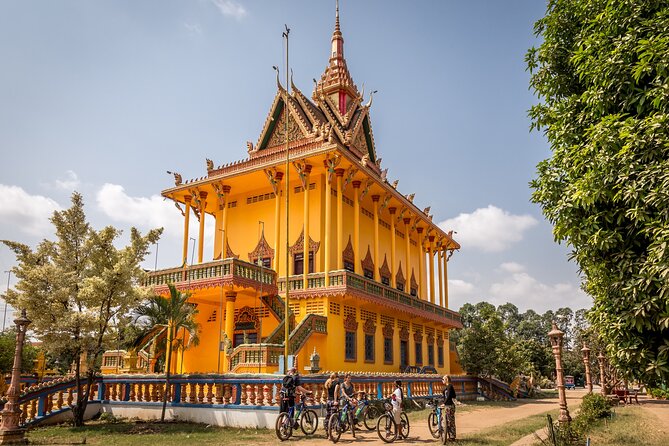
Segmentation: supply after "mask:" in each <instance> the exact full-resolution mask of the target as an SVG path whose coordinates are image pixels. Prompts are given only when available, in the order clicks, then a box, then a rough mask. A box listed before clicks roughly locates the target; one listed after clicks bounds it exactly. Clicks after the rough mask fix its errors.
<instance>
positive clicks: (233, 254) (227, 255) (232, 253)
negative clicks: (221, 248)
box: [225, 239, 239, 259]
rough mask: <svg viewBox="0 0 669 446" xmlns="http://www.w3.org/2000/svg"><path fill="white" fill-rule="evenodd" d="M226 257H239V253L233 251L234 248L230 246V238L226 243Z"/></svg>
mask: <svg viewBox="0 0 669 446" xmlns="http://www.w3.org/2000/svg"><path fill="white" fill-rule="evenodd" d="M225 258H226V259H232V258H234V259H238V258H239V255H238V254H235V253H234V252H232V249H231V248H230V240H229V239H228V240H227V241H226V243H225Z"/></svg>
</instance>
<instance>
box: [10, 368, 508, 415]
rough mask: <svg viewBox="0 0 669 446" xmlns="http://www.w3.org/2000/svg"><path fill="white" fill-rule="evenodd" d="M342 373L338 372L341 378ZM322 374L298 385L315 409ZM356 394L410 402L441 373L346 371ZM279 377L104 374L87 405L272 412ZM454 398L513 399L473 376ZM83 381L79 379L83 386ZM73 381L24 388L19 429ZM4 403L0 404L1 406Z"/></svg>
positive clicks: (48, 409) (425, 393) (435, 385)
mask: <svg viewBox="0 0 669 446" xmlns="http://www.w3.org/2000/svg"><path fill="white" fill-rule="evenodd" d="M343 373H345V372H340V374H343ZM329 375H330V372H326V373H323V374H318V375H303V376H302V377H301V378H300V379H301V382H302V386H303V387H305V388H306V389H307V390H311V391H313V396H314V402H313V404H314V405H315V406H316V407H323V406H324V405H325V403H326V398H327V392H326V390H325V387H324V383H325V380H326V379H327V377H328V376H329ZM351 375H352V382H353V384H354V386H355V389H356V391H364V392H366V393H367V394H368V395H369V397H370V398H371V399H373V400H378V399H382V398H385V397H387V396H388V395H390V394H391V393H392V392H393V390H394V389H395V380H398V379H399V380H401V381H402V387H403V391H404V394H405V395H406V397H407V398H409V399H421V398H426V397H430V396H432V395H438V394H441V392H442V391H443V388H444V385H443V383H442V381H441V376H440V375H421V374H382V373H351ZM281 380H282V377H281V376H277V375H270V374H265V375H257V374H248V375H244V374H225V375H217V374H211V375H209V374H207V375H173V376H172V377H170V385H169V386H168V387H167V388H166V385H165V377H164V376H163V375H104V376H101V377H98V378H96V381H95V383H94V385H93V387H92V390H91V394H90V395H89V401H92V402H97V403H99V404H101V405H103V406H104V405H109V404H112V405H114V404H121V405H123V404H130V405H135V406H145V407H160V405H162V399H163V395H164V394H165V392H167V401H168V406H170V407H195V408H197V407H202V408H206V409H211V408H221V409H247V410H253V409H270V410H271V409H276V410H277V411H278V408H279V406H280V403H281V401H280V393H279V391H280V389H281ZM452 382H453V385H454V386H455V389H456V392H457V394H458V399H461V400H471V399H475V398H476V397H478V396H481V395H482V393H483V395H484V396H490V397H491V398H493V399H513V398H512V397H511V395H510V393H507V392H506V391H505V390H504V388H503V385H504V384H505V383H502V382H501V381H497V380H490V379H486V378H478V377H476V376H453V377H452ZM85 384H86V380H85V379H83V380H82V386H85ZM76 393H77V392H76V386H75V381H74V379H72V378H71V377H66V378H60V379H55V380H53V381H51V382H48V383H41V384H39V385H36V386H32V387H28V388H26V389H25V390H24V392H23V393H22V395H21V396H20V398H19V404H20V407H21V411H22V416H21V426H31V425H37V424H40V423H42V422H44V421H46V420H48V419H49V418H51V417H52V416H54V415H56V414H59V413H63V412H66V411H69V410H71V407H72V406H73V405H74V402H75V401H76ZM2 405H4V402H3V401H0V408H1V406H2Z"/></svg>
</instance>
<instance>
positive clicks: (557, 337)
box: [548, 322, 571, 423]
mask: <svg viewBox="0 0 669 446" xmlns="http://www.w3.org/2000/svg"><path fill="white" fill-rule="evenodd" d="M563 337H564V333H563V332H562V331H561V330H560V329H559V328H558V327H557V325H556V324H555V322H553V327H552V330H551V331H550V332H549V333H548V338H549V339H550V341H551V347H553V356H555V374H556V378H555V379H556V384H557V389H558V394H559V396H560V415H559V416H558V422H560V423H569V422H571V417H570V416H569V409H567V395H565V393H564V374H563V372H562V338H563Z"/></svg>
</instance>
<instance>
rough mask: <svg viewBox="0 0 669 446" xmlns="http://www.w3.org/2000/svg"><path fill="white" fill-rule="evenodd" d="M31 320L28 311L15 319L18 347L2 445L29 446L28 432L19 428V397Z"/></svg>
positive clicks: (1, 430)
mask: <svg viewBox="0 0 669 446" xmlns="http://www.w3.org/2000/svg"><path fill="white" fill-rule="evenodd" d="M30 322H31V321H30V320H29V319H28V318H27V317H26V310H22V311H21V316H20V317H18V318H16V319H14V324H16V347H15V348H14V365H13V367H12V380H11V382H10V384H9V389H8V391H7V402H6V403H5V405H4V408H3V410H2V424H1V425H0V444H27V443H28V441H27V440H26V439H25V437H24V435H25V432H26V430H25V429H23V428H20V427H19V422H20V421H21V407H20V406H19V404H18V402H19V396H20V394H21V358H22V352H23V341H24V340H25V337H26V331H27V329H28V325H30Z"/></svg>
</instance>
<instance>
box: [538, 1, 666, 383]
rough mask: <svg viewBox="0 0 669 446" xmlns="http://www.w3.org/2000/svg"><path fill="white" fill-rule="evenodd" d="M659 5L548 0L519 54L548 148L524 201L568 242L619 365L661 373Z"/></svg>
mask: <svg viewBox="0 0 669 446" xmlns="http://www.w3.org/2000/svg"><path fill="white" fill-rule="evenodd" d="M668 27H669V8H668V7H667V2H666V1H663V0H619V1H616V2H612V1H604V0H549V1H548V9H547V13H546V16H545V17H544V18H542V19H540V20H539V21H538V22H537V23H536V25H535V31H536V33H537V35H539V36H541V37H542V41H543V42H542V43H541V45H540V46H539V47H538V48H532V49H530V50H529V52H528V54H527V58H526V60H527V63H528V68H529V70H530V72H531V74H532V76H531V81H530V85H531V87H532V88H533V89H534V91H535V92H536V93H537V95H538V96H539V98H540V99H541V101H542V102H541V103H539V104H537V105H535V106H533V107H532V109H531V110H530V112H529V115H530V118H531V120H532V128H535V129H540V130H543V131H544V133H545V135H546V136H547V139H548V141H549V143H550V146H551V150H552V156H551V158H549V159H547V160H544V161H542V162H541V163H540V164H539V165H538V174H537V178H536V179H535V180H533V181H532V183H531V186H532V188H533V189H534V192H533V201H534V202H536V203H539V204H540V205H541V207H542V210H543V213H544V215H545V216H546V218H547V219H548V220H549V221H550V222H551V223H552V224H553V226H554V228H553V233H554V236H555V239H556V240H557V241H558V242H566V243H568V244H569V245H570V246H571V247H572V254H571V257H572V258H573V259H575V260H576V262H577V263H578V265H579V267H580V270H581V271H582V274H583V277H584V283H583V287H584V289H585V291H586V292H587V293H588V294H590V295H591V296H592V298H593V300H594V305H593V308H592V311H591V312H590V313H589V319H590V321H591V322H592V325H593V327H594V329H595V330H596V331H597V333H599V334H600V336H601V337H602V340H603V341H604V343H605V344H606V348H607V353H608V356H609V357H610V358H611V360H612V361H613V362H614V363H615V364H616V366H618V368H619V369H621V370H625V371H627V372H628V373H630V374H632V375H633V376H636V377H640V378H643V379H644V380H645V381H648V382H651V383H652V382H653V381H665V382H666V381H667V380H668V379H669V280H668V279H669V249H667V242H668V240H669V193H668V192H667V191H669V33H668V32H667V29H668Z"/></svg>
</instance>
